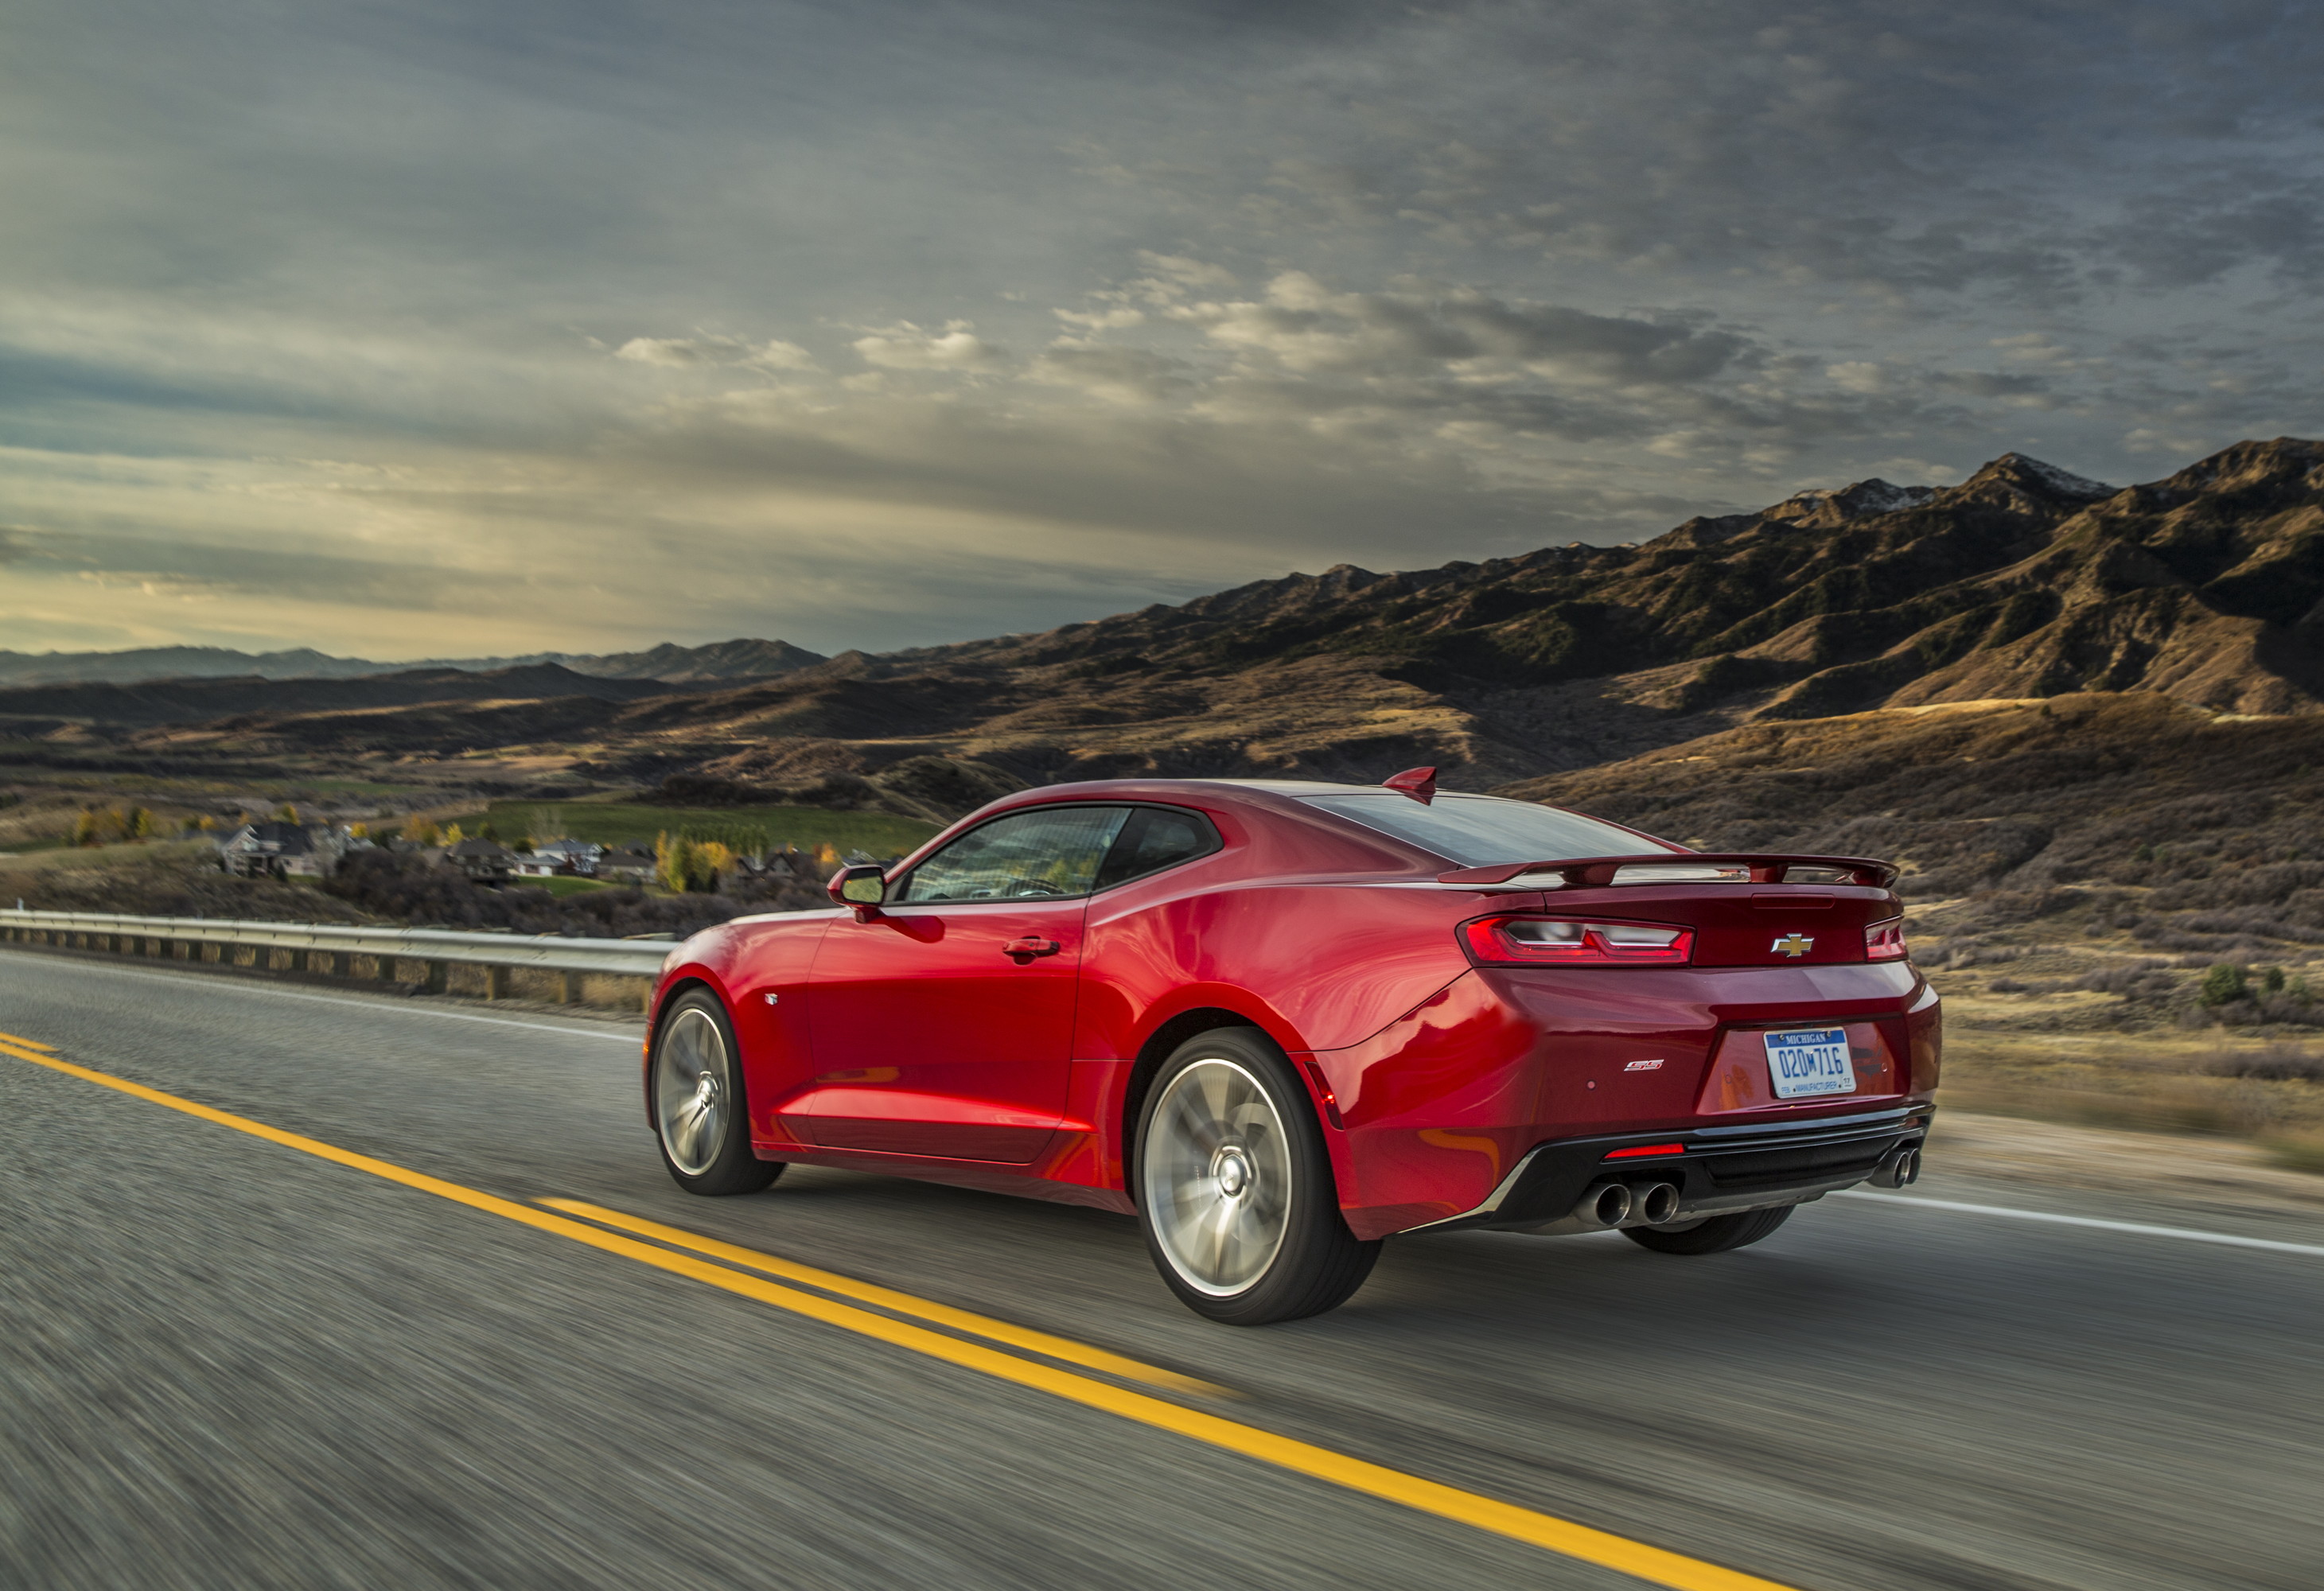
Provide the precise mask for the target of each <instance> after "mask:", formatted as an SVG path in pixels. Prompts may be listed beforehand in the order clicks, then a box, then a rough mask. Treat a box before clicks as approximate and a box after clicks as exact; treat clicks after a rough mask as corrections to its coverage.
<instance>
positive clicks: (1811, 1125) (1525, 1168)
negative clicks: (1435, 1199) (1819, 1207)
mask: <svg viewBox="0 0 2324 1591" xmlns="http://www.w3.org/2000/svg"><path fill="white" fill-rule="evenodd" d="M1934 1110H1935V1108H1934V1107H1933V1106H1931V1105H1926V1104H1918V1105H1908V1106H1903V1107H1899V1108H1893V1109H1886V1110H1876V1111H1869V1112H1866V1113H1863V1114H1861V1115H1856V1116H1845V1117H1824V1118H1823V1119H1822V1120H1821V1121H1805V1122H1779V1123H1766V1122H1763V1123H1757V1124H1747V1125H1738V1126H1732V1127H1698V1128H1695V1129H1694V1130H1692V1131H1690V1132H1665V1133H1627V1134H1623V1135H1620V1136H1612V1137H1588V1138H1561V1139H1554V1140H1552V1141H1550V1142H1548V1143H1544V1144H1537V1145H1535V1146H1534V1147H1533V1148H1532V1149H1530V1150H1528V1151H1527V1152H1526V1154H1525V1155H1524V1157H1523V1158H1522V1159H1520V1160H1519V1161H1518V1162H1517V1164H1516V1165H1515V1166H1514V1167H1512V1168H1511V1170H1510V1172H1509V1173H1508V1176H1506V1177H1504V1178H1503V1179H1502V1180H1501V1182H1500V1184H1499V1186H1498V1187H1496V1188H1495V1189H1494V1190H1493V1191H1492V1192H1491V1194H1489V1196H1488V1197H1487V1198H1486V1199H1485V1200H1484V1201H1483V1202H1482V1203H1480V1204H1479V1205H1478V1206H1477V1207H1476V1208H1475V1209H1470V1210H1465V1211H1463V1212H1462V1213H1461V1214H1459V1215H1456V1216H1450V1217H1447V1218H1446V1219H1443V1220H1439V1221H1431V1222H1429V1223H1427V1224H1426V1225H1425V1226H1420V1227H1415V1228H1409V1230H1412V1231H1418V1232H1446V1231H1453V1230H1457V1229H1461V1228H1482V1229H1485V1230H1489V1231H1497V1232H1544V1233H1555V1232H1580V1231H1595V1230H1602V1229H1603V1227H1602V1224H1601V1223H1597V1222H1591V1221H1588V1220H1586V1219H1583V1220H1577V1219H1576V1218H1575V1209H1576V1206H1577V1205H1579V1204H1581V1203H1582V1198H1583V1195H1584V1194H1586V1193H1589V1192H1591V1191H1592V1190H1594V1189H1596V1188H1598V1187H1599V1186H1600V1184H1602V1183H1606V1182H1622V1183H1626V1184H1628V1186H1629V1187H1630V1188H1631V1189H1632V1190H1633V1191H1640V1190H1644V1189H1646V1188H1649V1187H1652V1186H1654V1185H1655V1184H1656V1183H1665V1182H1666V1183H1669V1184H1671V1185H1672V1186H1673V1187H1674V1188H1676V1189H1677V1190H1678V1210H1677V1213H1676V1214H1675V1215H1674V1216H1673V1217H1671V1218H1669V1219H1673V1220H1692V1219H1695V1218H1697V1217H1699V1216H1712V1215H1727V1214H1731V1213H1733V1212H1735V1211H1737V1210H1745V1209H1768V1208H1770V1207H1773V1206H1776V1205H1785V1204H1804V1203H1806V1202H1807V1201H1808V1200H1812V1199H1821V1198H1822V1197H1823V1196H1824V1195H1825V1194H1827V1193H1831V1192H1835V1191H1839V1190H1840V1189H1842V1188H1852V1187H1854V1186H1855V1185H1856V1184H1857V1183H1858V1182H1864V1181H1866V1180H1867V1178H1870V1177H1872V1176H1873V1175H1874V1174H1875V1173H1879V1172H1881V1171H1882V1170H1883V1168H1884V1167H1885V1166H1889V1165H1893V1164H1894V1163H1895V1162H1896V1160H1897V1158H1898V1156H1899V1155H1900V1154H1904V1152H1906V1151H1918V1150H1919V1149H1920V1147H1921V1145H1922V1144H1923V1142H1924V1141H1925V1140H1926V1138H1927V1136H1928V1131H1929V1122H1930V1119H1931V1117H1932V1116H1933V1114H1934ZM1665 1144H1680V1145H1684V1148H1683V1152H1682V1153H1680V1154H1662V1155H1655V1156H1651V1157H1642V1158H1622V1159H1610V1160H1609V1158H1607V1157H1608V1156H1609V1154H1614V1153H1615V1152H1616V1151H1618V1150H1622V1149H1631V1148H1642V1147H1645V1146H1647V1145H1665ZM1624 1224H1626V1225H1627V1224H1635V1223H1632V1222H1626V1223H1624Z"/></svg>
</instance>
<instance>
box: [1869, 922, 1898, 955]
mask: <svg viewBox="0 0 2324 1591" xmlns="http://www.w3.org/2000/svg"><path fill="white" fill-rule="evenodd" d="M1864 959H1865V960H1866V961H1903V960H1904V918H1902V917H1891V918H1889V919H1888V920H1887V921H1886V923H1875V924H1871V925H1870V926H1868V927H1867V928H1866V929H1865V930H1864Z"/></svg>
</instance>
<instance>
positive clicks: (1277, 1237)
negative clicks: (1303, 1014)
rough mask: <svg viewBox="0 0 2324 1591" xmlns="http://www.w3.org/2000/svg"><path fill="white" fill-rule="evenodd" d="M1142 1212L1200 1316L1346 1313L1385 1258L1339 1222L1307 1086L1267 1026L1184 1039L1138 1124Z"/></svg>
mask: <svg viewBox="0 0 2324 1591" xmlns="http://www.w3.org/2000/svg"><path fill="white" fill-rule="evenodd" d="M1137 1143H1138V1192H1139V1200H1138V1213H1139V1225H1140V1226H1141V1227H1142V1228H1144V1230H1145V1234H1146V1246H1147V1248H1148V1251H1149V1252H1151V1253H1152V1255H1153V1256H1154V1263H1155V1266H1156V1268H1157V1269H1158V1270H1159V1271H1160V1272H1161V1273H1162V1279H1163V1280H1164V1281H1165V1282H1167V1283H1169V1284H1170V1288H1171V1291H1173V1292H1176V1294H1177V1295H1178V1296H1179V1298H1181V1299H1182V1300H1184V1301H1185V1303H1186V1304H1187V1306H1188V1307H1189V1308H1191V1309H1193V1310H1194V1312H1195V1313H1197V1314H1200V1315H1204V1316H1207V1317H1209V1318H1210V1319H1211V1320H1218V1321H1222V1322H1223V1323H1225V1324H1227V1325H1231V1326H1266V1325H1271V1324H1273V1323H1275V1322H1276V1321H1278V1320H1299V1319H1301V1318H1303V1317H1305V1316H1308V1315H1320V1314H1322V1313H1323V1311H1326V1310H1331V1309H1336V1308H1338V1307H1339V1306H1340V1305H1341V1304H1342V1303H1344V1302H1345V1301H1347V1300H1348V1298H1349V1297H1350V1296H1351V1294H1352V1293H1354V1292H1355V1291H1356V1289H1357V1288H1359V1287H1360V1286H1362V1285H1363V1282H1364V1278H1365V1277H1366V1276H1368V1275H1369V1274H1371V1268H1372V1264H1373V1262H1374V1261H1375V1260H1377V1259H1378V1258H1379V1247H1380V1246H1379V1244H1378V1243H1377V1242H1373V1243H1365V1242H1360V1241H1359V1240H1358V1239H1357V1237H1356V1235H1355V1234H1354V1233H1352V1232H1351V1231H1349V1230H1348V1224H1347V1222H1346V1221H1344V1220H1343V1219H1341V1216H1340V1203H1339V1197H1338V1193H1337V1190H1336V1188H1335V1187H1334V1184H1333V1179H1332V1163H1331V1159H1330V1157H1329V1155H1328V1154H1326V1153H1325V1151H1324V1148H1323V1131H1322V1129H1321V1128H1320V1127H1318V1126H1317V1125H1316V1121H1315V1117H1314V1111H1313V1110H1312V1109H1310V1108H1309V1106H1308V1103H1307V1091H1306V1090H1305V1088H1303V1087H1302V1086H1301V1085H1300V1082H1299V1080H1298V1077H1297V1075H1296V1073H1294V1072H1293V1071H1292V1070H1291V1062H1289V1061H1288V1060H1286V1059H1285V1057H1284V1054H1283V1052H1282V1051H1281V1050H1278V1049H1277V1048H1276V1046H1275V1045H1274V1044H1272V1043H1271V1042H1269V1041H1268V1038H1267V1036H1266V1035H1263V1034H1261V1033H1259V1031H1258V1030H1257V1029H1256V1028H1248V1027H1221V1028H1213V1029H1212V1030H1211V1031H1210V1032H1208V1033H1205V1034H1202V1035H1198V1036H1197V1037H1195V1038H1193V1039H1190V1040H1188V1041H1187V1042H1186V1043H1185V1044H1181V1045H1180V1046H1179V1047H1178V1048H1177V1050H1176V1052H1175V1053H1173V1054H1172V1055H1171V1057H1170V1059H1169V1060H1168V1061H1167V1062H1164V1063H1163V1066H1162V1070H1161V1071H1160V1073H1159V1074H1158V1075H1157V1077H1156V1078H1155V1080H1154V1086H1153V1088H1152V1089H1151V1090H1148V1093H1147V1096H1146V1105H1145V1108H1144V1109H1143V1110H1142V1111H1141V1112H1140V1113H1139V1127H1138V1140H1137Z"/></svg>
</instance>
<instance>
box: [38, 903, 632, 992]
mask: <svg viewBox="0 0 2324 1591" xmlns="http://www.w3.org/2000/svg"><path fill="white" fill-rule="evenodd" d="M0 943H15V944H49V945H58V946H63V947H68V948H71V949H76V950H98V951H111V952H115V953H118V954H122V955H136V956H154V957H161V958H163V959H167V960H177V961H226V962H230V963H232V964H235V965H244V964H248V965H252V966H255V967H258V968H260V969H261V970H281V971H292V972H324V971H327V972H330V973H332V974H335V975H337V976H339V977H345V978H353V977H355V976H357V974H356V972H355V969H354V967H353V965H352V963H353V962H355V961H370V962H371V964H372V965H371V969H370V978H369V979H367V981H370V982H374V983H380V984H397V985H401V984H402V983H404V982H406V981H409V980H407V979H404V978H403V976H402V974H401V968H402V966H403V964H404V963H407V962H418V963H420V966H421V967H422V968H423V972H422V975H421V977H420V979H418V980H417V981H418V982H419V983H420V987H421V988H423V989H426V990H427V991H428V992H429V993H431V994H441V993H443V992H445V990H446V988H447V983H448V979H449V971H450V969H451V968H452V967H454V966H469V967H482V968H484V971H485V977H484V998H487V999H502V998H506V997H507V995H508V974H509V973H510V972H511V971H512V970H528V969H529V970H534V971H540V972H553V973H557V974H558V975H559V989H560V993H561V997H562V998H564V999H566V1000H567V1001H568V1002H570V1001H577V1000H579V999H580V998H581V979H583V978H584V977H586V976H588V975H591V974H612V975H613V976H616V977H624V978H644V979H654V978H658V977H659V976H660V975H661V967H662V962H663V961H664V960H665V959H666V958H667V957H668V956H669V952H670V950H671V948H672V947H671V946H670V944H669V943H667V942H660V943H645V942H640V941H636V940H622V939H564V938H558V937H555V936H552V935H547V934H544V935H541V936H539V937H538V938H525V937H519V936H518V935H516V934H513V933H461V932H458V931H457V930H454V929H449V928H347V927H341V926H338V925H336V924H315V923H248V922H243V921H239V920H237V919H235V918H229V917H131V916H121V915H114V914H111V913H106V912H41V911H19V910H14V909H12V908H7V907H0ZM245 946H247V947H251V948H252V950H253V952H254V954H253V957H252V960H251V961H250V962H248V963H244V962H243V961H242V960H241V955H240V952H241V950H242V949H243V947H245ZM213 951H215V952H217V953H215V954H213V953H211V952H213ZM277 956H287V957H288V964H287V966H278V965H277V963H276V957H277ZM318 957H320V958H323V959H326V960H327V961H329V963H330V964H329V966H328V967H327V968H326V967H322V966H318V965H317V964H316V961H317V958H318Z"/></svg>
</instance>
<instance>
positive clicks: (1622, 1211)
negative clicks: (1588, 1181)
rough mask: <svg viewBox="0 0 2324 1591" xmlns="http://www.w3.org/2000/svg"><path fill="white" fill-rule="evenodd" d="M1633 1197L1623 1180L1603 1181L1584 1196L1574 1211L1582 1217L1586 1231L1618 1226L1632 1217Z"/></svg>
mask: <svg viewBox="0 0 2324 1591" xmlns="http://www.w3.org/2000/svg"><path fill="white" fill-rule="evenodd" d="M1630 1209H1631V1199H1630V1190H1629V1188H1628V1185H1627V1184H1625V1183H1621V1182H1602V1183H1600V1184H1599V1185H1598V1186H1597V1187H1595V1188H1592V1189H1591V1191H1589V1192H1587V1193H1584V1194H1583V1195H1582V1202H1581V1203H1580V1204H1578V1205H1576V1206H1575V1207H1574V1210H1573V1213H1574V1214H1575V1215H1576V1216H1577V1217H1579V1218H1580V1219H1581V1222H1582V1230H1584V1231H1589V1230H1591V1229H1592V1228H1605V1227H1618V1226H1620V1225H1621V1224H1622V1223H1623V1222H1624V1221H1627V1220H1628V1219H1630Z"/></svg>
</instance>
